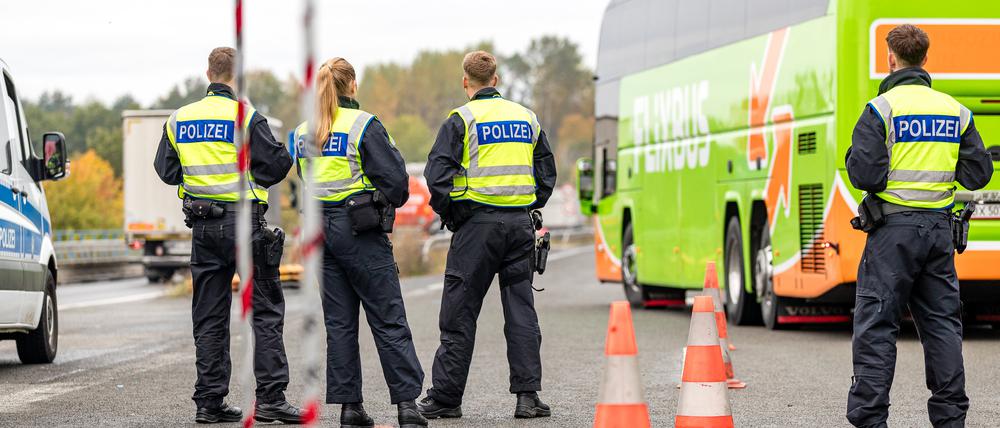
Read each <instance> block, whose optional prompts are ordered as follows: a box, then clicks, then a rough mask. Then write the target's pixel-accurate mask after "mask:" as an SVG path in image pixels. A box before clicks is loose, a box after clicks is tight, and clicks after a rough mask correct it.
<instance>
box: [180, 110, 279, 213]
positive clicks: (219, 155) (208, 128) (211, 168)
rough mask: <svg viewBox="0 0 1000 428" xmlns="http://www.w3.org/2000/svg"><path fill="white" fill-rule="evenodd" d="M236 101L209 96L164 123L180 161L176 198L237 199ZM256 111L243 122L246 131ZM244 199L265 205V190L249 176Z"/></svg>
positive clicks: (228, 200)
mask: <svg viewBox="0 0 1000 428" xmlns="http://www.w3.org/2000/svg"><path fill="white" fill-rule="evenodd" d="M238 108H239V106H238V104H237V103H236V101H235V100H232V99H230V98H228V97H224V96H220V95H212V94H209V95H208V96H206V97H205V98H203V99H201V100H200V101H197V102H194V103H191V104H188V105H186V106H184V107H181V108H179V109H177V111H175V112H174V113H173V114H171V115H170V118H169V119H168V120H167V138H168V140H170V144H171V145H172V146H173V148H174V150H175V151H176V152H177V156H178V158H179V159H180V161H181V172H182V174H183V183H182V184H181V186H180V187H179V188H178V189H177V196H179V197H184V195H189V196H192V197H196V198H203V199H213V200H217V201H225V202H234V201H237V200H239V197H240V193H239V192H240V185H239V169H238V168H237V166H236V162H237V159H236V145H235V144H234V140H235V138H236V129H235V123H236V115H237V109H238ZM255 112H256V110H254V109H253V107H250V108H249V109H248V111H247V112H246V118H245V119H244V122H243V131H244V132H248V130H249V126H250V122H251V120H252V118H253V115H254V113H255ZM248 179H249V183H250V187H251V188H250V189H248V190H247V191H246V197H247V198H249V199H255V200H258V201H260V202H263V203H267V196H268V195H267V189H266V188H264V187H263V186H259V185H257V183H255V182H254V181H253V175H251V174H248Z"/></svg>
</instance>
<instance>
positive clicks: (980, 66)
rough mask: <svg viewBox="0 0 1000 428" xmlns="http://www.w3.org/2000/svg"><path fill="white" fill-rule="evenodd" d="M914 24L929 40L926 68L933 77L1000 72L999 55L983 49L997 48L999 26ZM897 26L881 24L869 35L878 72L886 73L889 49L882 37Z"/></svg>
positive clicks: (999, 37)
mask: <svg viewBox="0 0 1000 428" xmlns="http://www.w3.org/2000/svg"><path fill="white" fill-rule="evenodd" d="M913 23H914V24H915V25H916V26H918V27H920V28H921V29H922V30H924V31H925V32H927V35H928V36H929V37H930V39H931V47H930V49H929V50H928V52H927V66H926V67H925V68H926V69H927V71H929V72H930V73H931V74H932V75H933V74H935V73H954V74H958V73H962V74H979V73H1000V55H996V53H995V51H994V52H990V50H989V49H987V50H985V51H984V50H983V48H984V47H986V46H1000V24H973V23H969V24H933V23H920V20H919V19H917V20H914V22H913ZM897 25H899V24H880V25H878V26H876V27H875V31H874V33H873V34H872V35H871V37H873V38H874V44H875V58H873V61H875V72H877V73H880V74H887V73H889V64H888V61H887V60H886V58H887V57H888V54H889V48H888V46H886V43H885V37H886V35H888V34H889V31H890V30H892V29H893V28H896V26H897Z"/></svg>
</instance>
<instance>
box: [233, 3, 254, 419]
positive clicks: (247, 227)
mask: <svg viewBox="0 0 1000 428" xmlns="http://www.w3.org/2000/svg"><path fill="white" fill-rule="evenodd" d="M235 19H236V99H237V100H239V104H238V105H239V107H238V108H237V114H236V127H235V128H236V139H235V141H234V143H235V145H236V153H237V163H236V164H237V168H238V170H239V172H240V182H239V183H240V186H239V188H240V189H249V188H250V182H249V177H248V173H249V169H250V144H249V142H248V141H247V140H248V136H247V135H246V132H243V131H244V129H243V124H244V119H245V117H246V104H247V99H246V79H245V75H244V73H243V63H244V59H245V58H246V52H245V51H244V50H243V23H244V22H243V0H236V16H235ZM250 222H251V215H250V200H249V199H248V198H247V195H246V192H244V191H241V192H240V199H239V205H238V206H237V209H236V272H237V273H239V275H240V287H239V296H240V306H241V311H240V323H241V324H242V328H241V330H242V333H243V334H242V336H243V352H242V356H243V358H242V360H243V362H242V363H241V364H240V365H239V379H240V385H241V387H242V388H243V391H244V392H243V408H244V413H243V426H244V427H246V428H250V427H252V426H253V424H254V413H255V410H256V406H255V398H256V392H255V388H254V386H255V385H256V382H255V379H254V373H253V363H254V343H253V342H254V334H253V255H252V253H251V248H252V245H249V243H250V242H251V241H252V236H251V235H252V231H251V224H250Z"/></svg>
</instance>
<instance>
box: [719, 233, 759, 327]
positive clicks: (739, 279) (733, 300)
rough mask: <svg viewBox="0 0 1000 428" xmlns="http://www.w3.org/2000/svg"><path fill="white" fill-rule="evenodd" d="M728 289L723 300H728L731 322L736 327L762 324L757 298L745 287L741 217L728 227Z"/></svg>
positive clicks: (726, 254)
mask: <svg viewBox="0 0 1000 428" xmlns="http://www.w3.org/2000/svg"><path fill="white" fill-rule="evenodd" d="M725 256H726V258H725V263H726V275H725V281H726V284H725V285H726V289H725V292H724V293H723V296H724V297H723V298H724V299H725V300H726V312H728V313H729V322H731V323H733V324H736V325H751V324H760V310H759V308H758V304H757V299H756V296H754V295H753V293H750V292H747V291H746V288H745V287H744V286H743V284H745V283H746V282H745V278H744V276H745V275H744V263H743V232H742V231H741V230H740V219H739V217H735V216H734V217H732V218H730V219H729V223H728V224H727V225H726V253H725Z"/></svg>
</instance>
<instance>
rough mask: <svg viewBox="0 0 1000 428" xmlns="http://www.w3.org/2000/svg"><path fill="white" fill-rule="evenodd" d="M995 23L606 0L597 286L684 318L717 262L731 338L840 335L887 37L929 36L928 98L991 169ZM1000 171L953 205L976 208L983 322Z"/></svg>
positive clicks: (593, 180)
mask: <svg viewBox="0 0 1000 428" xmlns="http://www.w3.org/2000/svg"><path fill="white" fill-rule="evenodd" d="M720 5H723V6H720ZM998 16H1000V2H996V1H985V0H980V1H964V2H937V1H931V0H914V1H909V2H879V1H867V0H865V1H862V0H839V1H830V0H798V1H794V2H791V1H789V2H756V1H749V0H728V1H722V2H716V1H712V2H703V1H691V2H664V1H657V0H614V1H612V2H611V3H610V4H609V5H608V7H607V10H606V11H605V13H604V21H603V25H602V28H601V37H600V47H599V52H598V61H597V76H598V78H597V83H596V85H597V86H596V102H595V115H596V117H597V120H596V124H595V133H594V134H595V139H594V140H595V144H594V156H593V159H582V160H581V161H580V162H579V163H578V167H579V172H580V174H579V176H580V177H581V184H582V185H581V186H580V187H581V195H580V200H581V205H582V208H583V211H584V212H585V213H592V214H596V215H595V216H594V219H593V221H594V225H595V229H596V233H595V237H596V249H597V252H596V253H597V259H596V266H597V277H598V278H599V279H601V280H603V281H608V282H623V283H624V289H625V295H626V296H627V298H628V300H629V301H631V302H632V303H633V304H635V305H644V306H656V305H670V304H678V303H679V304H683V302H684V300H683V298H684V293H685V290H691V289H699V288H701V287H702V284H703V282H702V281H703V278H704V275H705V265H706V262H710V261H713V262H715V263H716V265H717V266H719V269H718V273H719V280H720V282H721V283H722V284H723V287H724V288H725V291H726V292H725V293H723V300H725V301H726V309H727V312H728V313H729V318H730V319H731V320H732V321H733V322H735V323H737V324H748V323H759V322H761V321H763V323H764V324H765V325H767V326H768V327H769V328H780V327H782V326H787V325H792V324H800V323H826V322H847V321H849V320H850V310H851V308H852V303H853V301H854V287H855V283H856V281H857V272H858V265H859V264H860V263H861V260H862V257H861V255H862V249H863V247H864V244H865V235H864V234H863V233H861V232H858V231H855V230H853V229H852V228H851V227H850V225H849V220H850V218H851V217H853V216H854V215H855V214H854V213H855V212H856V208H857V204H858V201H860V200H861V197H862V194H861V192H860V191H858V190H856V189H854V188H853V186H851V184H850V181H849V180H848V178H847V172H846V169H845V166H844V155H845V152H846V151H847V148H848V147H849V146H850V143H851V130H852V129H853V127H854V124H855V122H856V121H857V118H858V116H859V115H860V113H861V112H862V110H863V108H864V106H865V103H867V102H868V100H870V99H871V98H873V97H874V96H875V95H876V93H877V90H878V87H879V82H880V81H881V80H882V79H883V78H884V77H885V76H886V75H887V74H888V72H889V70H888V66H887V64H886V61H887V60H886V57H887V51H886V43H885V37H886V34H887V33H888V31H889V30H890V29H892V28H894V27H895V26H896V25H899V24H901V23H912V24H916V25H918V26H920V27H921V28H922V29H924V30H925V31H926V32H927V33H928V34H929V35H930V38H931V46H932V47H931V49H930V53H929V60H928V63H927V67H926V68H927V70H928V71H929V72H930V74H931V76H932V77H933V78H934V88H935V89H937V90H940V91H943V92H946V93H948V94H950V95H952V96H954V97H955V98H956V99H958V100H959V101H960V102H962V103H963V104H964V105H965V106H966V107H968V108H969V109H971V110H972V112H973V114H974V116H975V124H976V127H977V128H978V129H979V132H980V133H981V134H982V136H983V140H985V142H986V145H987V149H988V150H989V151H990V152H991V153H992V155H993V160H994V162H997V161H1000V62H998V61H997V60H996V55H995V54H987V53H986V51H984V50H983V48H986V44H987V43H988V41H991V40H992V41H996V40H1000V20H997V19H996V17H998ZM986 50H987V51H988V50H989V49H986ZM993 50H994V51H995V49H993ZM895 147H897V148H898V147H900V146H899V145H897V146H895ZM896 150H899V149H896ZM997 170H998V172H995V173H994V176H993V180H992V181H991V182H990V184H989V185H988V186H987V187H986V188H985V189H984V190H982V191H977V192H968V191H965V190H964V189H961V188H959V189H957V190H958V191H957V193H956V201H957V207H956V208H961V207H962V206H963V205H964V204H965V202H967V201H970V200H976V201H980V202H983V203H984V204H983V205H980V207H982V208H981V209H978V210H977V211H976V216H975V218H974V219H973V221H972V229H971V232H970V236H969V240H970V242H969V249H968V251H966V252H965V253H964V254H962V255H960V256H958V257H956V260H955V265H956V268H957V271H958V277H959V279H960V280H961V287H962V299H963V301H964V311H965V312H966V316H967V318H966V319H970V320H974V321H979V322H994V323H1000V269H998V268H997V261H998V260H1000V168H997Z"/></svg>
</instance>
